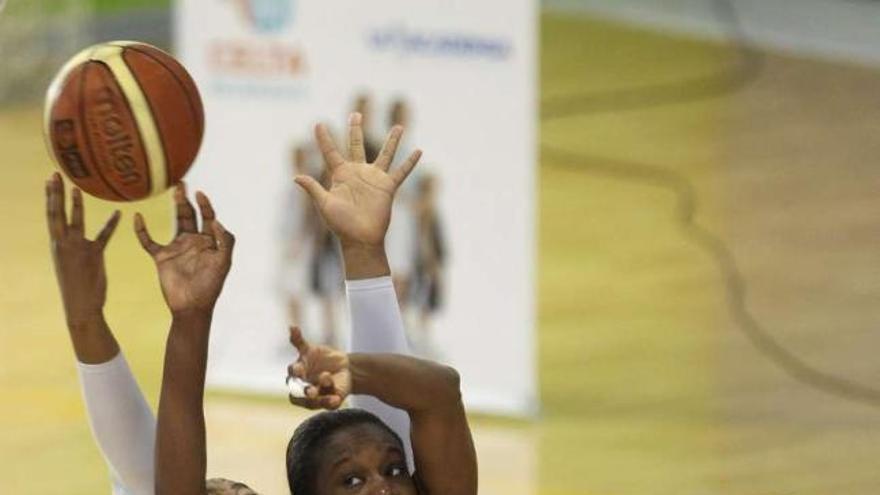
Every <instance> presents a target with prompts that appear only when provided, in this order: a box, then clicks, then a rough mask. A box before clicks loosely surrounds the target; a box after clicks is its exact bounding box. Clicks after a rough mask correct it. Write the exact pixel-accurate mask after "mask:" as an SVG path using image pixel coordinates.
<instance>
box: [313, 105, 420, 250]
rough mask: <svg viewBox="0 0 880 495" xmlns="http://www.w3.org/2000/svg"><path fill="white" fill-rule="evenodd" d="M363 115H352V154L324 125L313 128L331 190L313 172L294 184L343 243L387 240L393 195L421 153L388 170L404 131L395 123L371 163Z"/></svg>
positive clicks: (370, 243)
mask: <svg viewBox="0 0 880 495" xmlns="http://www.w3.org/2000/svg"><path fill="white" fill-rule="evenodd" d="M362 120H363V117H362V116H361V114H359V113H354V114H352V115H351V118H350V120H349V156H348V159H346V158H344V157H343V156H342V154H341V153H340V152H339V151H338V150H337V149H336V145H335V144H334V143H333V139H332V138H331V137H330V133H329V131H328V130H327V127H326V126H324V125H323V124H318V125H317V126H316V128H315V137H316V139H317V141H318V146H319V148H320V149H321V153H322V154H323V155H324V163H325V165H326V167H327V171H328V173H329V174H330V188H329V190H328V189H325V188H324V187H323V186H322V185H321V184H320V183H319V182H318V181H316V180H315V179H314V178H312V177H310V176H307V175H300V176H297V177H296V183H297V184H299V185H300V186H301V187H302V188H303V189H305V190H306V192H308V194H309V195H310V196H311V198H312V200H313V201H314V203H315V206H316V207H317V208H318V211H319V212H320V213H321V216H322V217H323V218H324V221H325V222H326V223H327V226H328V227H329V228H330V230H332V231H333V233H334V234H336V236H337V237H339V241H340V243H341V244H342V246H343V248H345V247H347V246H358V247H377V246H382V245H383V243H384V240H385V232H386V231H387V230H388V225H389V223H390V222H391V204H392V201H393V199H394V194H395V192H397V189H398V188H399V187H400V185H401V184H402V183H403V181H404V180H406V178H407V176H409V174H410V172H411V171H412V170H413V168H414V167H415V166H416V164H417V163H418V161H419V159H420V158H421V156H422V152H421V151H420V150H416V151H414V152H413V153H412V154H411V155H410V156H409V158H407V159H406V161H405V162H404V163H403V164H402V165H401V166H400V167H397V168H396V169H394V170H392V171H389V169H390V168H391V163H392V161H393V160H394V155H395V154H396V153H397V147H398V145H399V144H400V139H401V136H402V135H403V127H401V126H394V127H393V128H392V129H391V131H390V133H389V134H388V138H387V139H386V140H385V144H384V145H383V146H382V151H380V152H379V156H378V158H377V159H376V161H375V162H374V163H372V164H368V163H367V160H366V151H365V149H364V132H363V128H362Z"/></svg>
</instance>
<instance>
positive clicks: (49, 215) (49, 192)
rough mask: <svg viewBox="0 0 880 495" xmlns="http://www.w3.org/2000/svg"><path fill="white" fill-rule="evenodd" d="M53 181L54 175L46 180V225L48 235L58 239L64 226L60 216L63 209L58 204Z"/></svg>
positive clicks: (62, 233)
mask: <svg viewBox="0 0 880 495" xmlns="http://www.w3.org/2000/svg"><path fill="white" fill-rule="evenodd" d="M54 181H55V179H54V177H53V178H52V179H49V180H47V181H46V225H48V227H49V237H51V238H52V239H53V240H58V239H60V238H61V237H62V236H63V235H64V229H65V228H66V226H65V225H64V220H63V219H62V218H61V213H62V212H63V209H62V208H59V206H58V198H57V194H56V192H55V182H54Z"/></svg>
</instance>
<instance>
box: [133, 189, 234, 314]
mask: <svg viewBox="0 0 880 495" xmlns="http://www.w3.org/2000/svg"><path fill="white" fill-rule="evenodd" d="M174 201H175V203H176V207H177V234H176V235H175V237H174V239H173V240H172V241H171V243H170V244H168V245H167V246H163V245H161V244H158V243H156V242H155V241H153V239H152V238H151V237H150V234H149V232H148V231H147V226H146V224H145V223H144V218H143V216H141V214H140V213H138V214H137V215H135V218H134V228H135V232H136V233H137V237H138V240H140V243H141V246H143V248H144V250H146V251H147V253H149V254H150V256H152V258H153V260H154V261H155V262H156V268H157V269H158V271H159V283H160V285H161V286H162V294H163V295H164V296H165V302H166V303H167V304H168V308H169V309H170V310H171V312H172V313H178V312H187V311H212V310H213V309H214V303H215V302H216V301H217V298H218V297H220V291H221V290H222V289H223V282H224V281H225V280H226V275H227V274H228V273H229V268H230V267H231V265H232V249H233V247H234V245H235V237H234V236H233V235H232V234H231V233H229V232H228V231H227V230H226V229H225V228H224V227H223V225H222V224H221V223H220V221H219V220H217V218H216V215H215V214H214V208H213V207H212V206H211V202H210V200H209V199H208V197H207V196H205V195H204V194H203V193H201V192H197V193H196V202H197V203H198V205H199V211H200V212H201V216H202V228H201V231H199V228H198V219H197V217H196V211H195V208H193V205H192V204H191V203H190V202H189V200H188V199H187V197H186V187H185V186H184V184H182V183H181V184H180V185H179V186H177V188H176V189H175V191H174Z"/></svg>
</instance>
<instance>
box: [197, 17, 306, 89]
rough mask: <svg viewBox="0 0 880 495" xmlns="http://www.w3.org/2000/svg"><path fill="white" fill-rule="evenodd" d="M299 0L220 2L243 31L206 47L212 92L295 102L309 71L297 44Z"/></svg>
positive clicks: (304, 56)
mask: <svg viewBox="0 0 880 495" xmlns="http://www.w3.org/2000/svg"><path fill="white" fill-rule="evenodd" d="M296 2H297V0H218V2H217V3H218V4H220V5H222V6H224V7H225V8H231V9H233V11H234V15H235V17H236V18H238V19H239V21H240V22H241V24H242V25H243V26H244V27H245V28H246V30H247V32H246V34H245V35H243V36H236V37H222V38H215V39H214V40H212V41H210V42H209V43H208V44H207V45H206V53H205V56H206V59H207V66H208V69H209V70H210V71H211V73H212V75H213V76H215V79H214V85H213V86H214V89H216V90H217V91H218V92H221V93H234V94H247V95H248V96H268V97H296V96H300V95H301V93H302V92H303V91H304V89H305V88H304V83H305V81H304V80H305V76H306V74H307V71H308V65H307V63H306V55H305V52H304V51H303V49H302V48H301V47H300V46H299V45H298V44H297V43H295V42H292V41H291V39H295V20H296Z"/></svg>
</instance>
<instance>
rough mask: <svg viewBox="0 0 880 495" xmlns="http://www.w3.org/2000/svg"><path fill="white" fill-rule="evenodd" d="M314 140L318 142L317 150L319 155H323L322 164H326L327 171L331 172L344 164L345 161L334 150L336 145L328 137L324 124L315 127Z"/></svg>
mask: <svg viewBox="0 0 880 495" xmlns="http://www.w3.org/2000/svg"><path fill="white" fill-rule="evenodd" d="M315 139H317V140H318V148H319V149H320V150H321V154H322V155H324V163H326V164H327V168H328V169H329V170H331V171H332V170H333V169H335V168H336V167H338V166H340V165H342V164H343V163H345V159H344V158H343V157H342V155H341V154H340V153H339V151H338V150H337V149H336V144H335V143H333V138H332V137H331V136H330V131H328V130H327V126H325V125H324V124H318V125H317V126H315Z"/></svg>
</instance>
